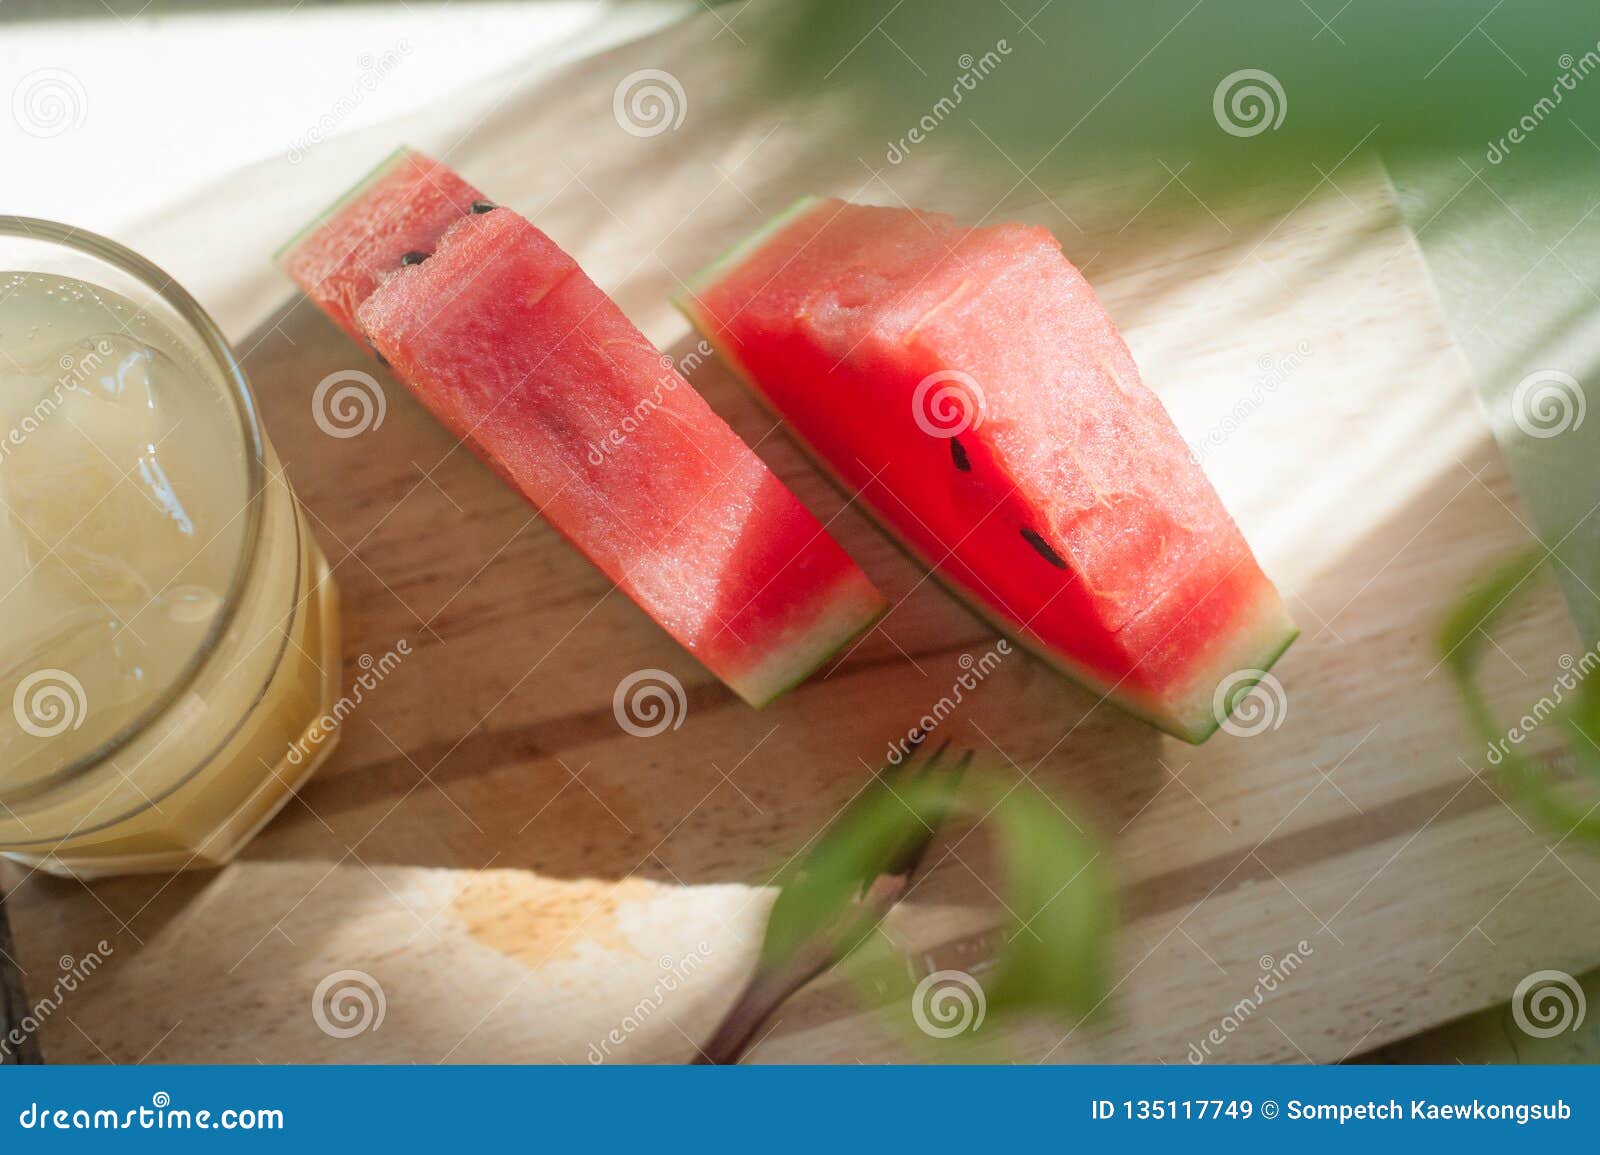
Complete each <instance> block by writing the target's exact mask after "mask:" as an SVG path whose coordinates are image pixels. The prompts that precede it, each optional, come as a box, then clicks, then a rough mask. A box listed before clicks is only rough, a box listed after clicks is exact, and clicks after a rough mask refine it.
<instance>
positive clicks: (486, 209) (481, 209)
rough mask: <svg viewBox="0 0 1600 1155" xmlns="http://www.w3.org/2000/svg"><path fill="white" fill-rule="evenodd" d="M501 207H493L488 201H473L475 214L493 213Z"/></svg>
mask: <svg viewBox="0 0 1600 1155" xmlns="http://www.w3.org/2000/svg"><path fill="white" fill-rule="evenodd" d="M499 207H500V206H499V205H492V204H490V203H489V202H488V201H473V202H472V211H473V212H475V213H492V212H494V210H495V209H497V208H499Z"/></svg>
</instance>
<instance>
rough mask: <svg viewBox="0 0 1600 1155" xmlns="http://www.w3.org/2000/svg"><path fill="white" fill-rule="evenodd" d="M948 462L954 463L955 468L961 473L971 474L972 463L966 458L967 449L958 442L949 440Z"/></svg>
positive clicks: (954, 439) (953, 439)
mask: <svg viewBox="0 0 1600 1155" xmlns="http://www.w3.org/2000/svg"><path fill="white" fill-rule="evenodd" d="M950 460H951V461H954V462H955V463H956V468H957V469H959V470H960V471H961V472H962V473H971V472H972V462H971V461H970V460H969V459H968V457H967V448H966V446H964V445H962V444H961V442H960V441H959V440H957V439H956V438H954V437H952V438H951V439H950Z"/></svg>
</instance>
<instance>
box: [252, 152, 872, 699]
mask: <svg viewBox="0 0 1600 1155" xmlns="http://www.w3.org/2000/svg"><path fill="white" fill-rule="evenodd" d="M441 188H443V189H446V190H450V191H449V192H448V193H447V194H446V195H444V196H443V197H442V198H441V196H440V194H439V190H440V189H441ZM407 189H409V190H411V194H412V195H413V197H414V201H413V200H412V199H408V197H407V195H406V191H405V190H407ZM369 198H370V199H369ZM446 205H448V206H449V207H450V208H451V209H452V210H453V212H451V213H449V214H447V213H446V210H445V207H444V206H446ZM385 212H391V213H393V214H394V217H397V218H398V219H399V221H400V222H403V223H400V224H397V223H396V220H395V219H394V218H393V217H388V216H384V215H383V214H384V213H385ZM447 215H448V216H449V219H448V221H446V216H447ZM368 238H371V243H370V244H369V243H368ZM283 264H284V267H285V268H286V269H288V270H289V271H290V272H291V274H292V275H295V276H296V278H297V279H300V278H301V277H305V279H304V280H302V281H301V283H302V285H303V286H304V287H305V288H306V290H307V292H308V293H309V294H310V295H311V296H312V298H313V299H314V300H316V301H317V302H318V304H320V305H322V306H323V307H324V308H325V309H327V311H328V312H329V314H330V316H333V317H334V318H335V319H336V320H341V323H344V322H345V321H346V320H347V321H348V322H349V325H347V327H349V326H350V325H353V326H354V329H355V331H356V332H357V333H358V334H360V335H361V337H362V339H363V340H366V341H368V342H370V343H371V344H372V346H373V347H374V348H375V349H376V350H377V351H378V353H379V354H380V355H381V356H382V357H384V358H385V359H386V360H387V361H388V363H389V365H390V366H391V368H392V370H393V372H394V374H395V375H396V376H397V377H399V379H400V380H401V381H403V382H405V383H406V385H407V386H408V387H409V388H410V389H411V391H412V392H413V393H415V394H416V396H417V397H418V398H419V399H420V400H421V401H422V403H423V404H424V405H426V406H427V407H428V409H429V410H430V411H432V413H433V414H434V415H435V416H436V417H437V418H438V419H439V420H440V421H441V422H443V423H444V424H445V425H446V426H447V427H448V428H449V429H450V430H451V431H452V432H454V433H455V434H456V435H457V436H459V437H462V438H463V439H465V440H466V441H467V442H468V443H469V444H470V445H471V446H472V448H473V449H474V451H475V452H477V453H478V454H479V456H481V457H483V458H484V459H485V460H486V461H488V462H489V463H490V464H491V465H492V466H493V467H494V468H495V469H496V470H497V471H498V472H499V473H500V475H501V476H502V477H503V478H504V479H505V480H507V481H508V482H509V483H510V484H511V485H513V486H514V487H515V488H516V489H518V490H519V491H520V492H521V493H522V494H523V496H524V497H526V498H527V499H528V500H529V501H530V502H532V503H533V505H534V506H535V507H536V508H538V509H539V510H540V512H541V513H543V514H544V516H545V518H546V519H547V520H549V521H550V523H551V524H552V525H554V526H555V527H556V529H557V530H559V531H560V532H561V533H562V534H563V535H564V536H565V537H566V538H567V539H568V540H570V541H571V542H572V543H573V544H575V545H576V546H578V548H580V549H581V550H583V552H584V553H585V554H587V555H588V557H589V558H590V559H591V560H592V561H593V562H594V563H595V564H596V565H597V566H599V568H600V569H601V570H602V571H604V573H605V574H606V576H607V577H609V578H610V579H611V580H613V581H614V582H616V583H617V585H618V586H619V587H620V588H621V589H623V590H624V591H625V592H627V593H628V594H629V595H630V596H631V597H632V598H633V599H634V600H635V601H636V602H637V603H638V604H639V605H640V606H641V607H642V608H643V609H644V610H645V611H646V612H647V613H649V614H650V615H651V616H652V617H654V618H655V619H656V621H658V622H660V623H661V625H662V626H663V627H665V628H666V630H667V631H668V632H669V633H671V634H672V635H673V637H675V638H677V639H678V641H679V642H681V643H682V644H683V645H684V646H685V647H686V648H687V649H688V650H689V651H690V652H691V653H693V654H694V656H695V657H696V658H698V659H699V660H700V661H701V662H702V663H703V664H704V665H705V666H706V667H707V668H708V669H710V670H711V671H712V672H713V673H715V674H716V675H717V676H718V677H720V678H721V679H722V680H723V681H724V682H726V683H727V684H728V685H729V686H730V687H731V688H732V689H733V690H734V691H735V692H736V693H738V694H739V695H740V697H742V698H744V699H745V700H746V701H747V702H750V703H751V704H752V705H758V706H759V705H763V704H765V703H766V702H768V701H770V700H772V699H773V698H775V697H777V696H778V695H779V694H781V693H782V692H783V691H784V690H786V689H788V688H789V687H791V686H793V685H795V684H797V683H798V682H800V681H802V680H804V679H805V677H806V676H807V675H808V674H809V673H810V672H811V671H812V670H814V669H815V668H816V667H817V666H818V665H820V664H821V663H822V662H823V661H825V660H826V659H827V658H828V656H829V655H831V654H832V653H834V652H835V651H837V650H838V649H839V648H840V647H842V646H844V645H845V644H846V643H848V642H849V640H850V639H851V638H852V637H854V636H855V635H856V634H857V633H859V632H860V631H861V630H863V629H865V628H866V627H867V626H868V625H870V624H871V622H872V621H874V620H875V619H876V618H877V617H878V616H879V615H880V614H881V613H882V612H883V610H884V609H885V603H884V601H883V598H882V596H881V595H880V594H879V593H878V592H877V590H875V589H874V588H873V586H872V584H871V583H870V582H869V581H868V580H867V578H866V576H865V575H864V574H863V573H862V572H861V571H860V569H858V568H857V567H856V565H855V564H854V563H853V562H852V561H851V560H850V559H849V557H847V556H846V555H845V553H844V551H843V550H841V549H840V548H839V546H838V544H837V543H835V542H834V540H833V539H832V538H831V537H829V536H828V534H827V532H826V531H825V530H824V529H823V528H822V526H821V525H819V524H818V523H817V520H816V519H815V518H814V517H813V516H812V515H811V514H810V513H809V512H808V511H807V510H806V509H805V507H804V506H802V505H801V504H800V503H799V501H798V500H796V499H795V497H794V495H793V494H791V493H790V492H789V491H788V489H787V488H785V487H784V485H783V484H782V483H781V482H779V481H778V479H777V478H776V477H775V476H773V474H772V472H771V471H770V470H768V469H767V467H766V465H765V464H763V463H762V461H761V459H760V458H758V457H757V456H756V455H755V454H754V453H752V452H751V450H750V448H749V447H748V446H747V445H745V443H744V442H743V441H741V440H740V439H739V437H738V435H737V434H735V433H734V432H733V430H732V429H730V428H729V427H728V426H727V424H726V423H725V422H723V421H722V419H721V418H719V417H718V416H717V415H716V414H715V413H713V412H712V411H711V409H710V407H709V406H707V405H706V403H705V401H704V399H702V398H701V397H700V395H699V394H698V393H696V392H695V390H694V388H693V387H692V386H690V385H689V383H688V382H687V381H685V380H684V379H683V378H682V377H681V376H680V375H679V374H678V372H677V370H676V369H675V368H674V366H673V364H672V362H671V360H670V359H669V358H667V357H665V356H663V355H662V354H661V353H660V352H658V351H657V350H656V349H655V348H654V347H653V346H652V345H651V344H650V342H649V341H648V340H647V339H646V338H645V337H644V335H643V334H642V333H640V332H639V330H638V329H636V328H635V327H634V326H633V325H632V324H631V323H630V322H629V321H628V319H627V318H626V317H625V316H624V315H623V314H622V311H621V310H620V309H618V308H617V306H616V304H615V303H614V302H612V300H611V299H610V298H609V297H607V296H606V294H605V293H603V292H602V291H601V290H600V289H599V288H597V287H596V286H595V284H594V282H592V281H591V280H589V278H588V277H587V276H585V275H584V273H583V271H582V270H581V269H580V268H579V267H578V266H577V264H576V263H575V262H574V261H573V259H572V258H571V257H569V256H568V255H567V254H566V253H564V252H563V251H562V250H561V249H560V248H559V247H557V246H556V244H555V243H554V242H553V241H551V240H550V239H549V238H548V237H546V236H545V235H544V234H543V233H541V232H540V231H539V230H538V229H536V228H534V227H533V225H531V224H529V223H528V222H527V221H526V220H524V219H523V218H522V217H520V216H518V215H517V214H516V213H514V212H512V211H511V210H509V209H505V208H495V207H494V206H492V205H490V204H488V203H487V202H485V201H483V199H482V197H481V196H479V195H478V194H477V193H476V191H475V190H472V189H471V188H470V186H467V185H465V184H464V183H463V182H461V181H460V178H458V177H455V176H454V174H450V173H448V170H446V169H444V168H443V166H442V165H438V164H435V163H434V162H432V161H428V160H426V158H422V157H419V156H417V155H416V154H414V153H407V154H403V155H402V156H401V157H399V158H397V159H395V160H393V161H391V162H390V163H389V165H388V166H386V168H385V170H383V171H381V172H380V173H379V174H377V175H376V176H375V177H374V178H371V179H369V181H368V182H367V184H366V185H365V186H364V188H363V189H362V190H358V191H357V193H356V194H355V195H354V197H353V198H346V200H345V201H344V202H342V203H341V205H340V206H339V207H338V208H337V209H336V210H335V211H334V212H333V214H332V215H331V216H330V217H328V218H327V221H326V223H325V224H324V225H322V226H320V227H319V228H317V229H315V230H313V231H312V232H310V233H309V234H308V235H306V236H305V237H304V239H303V240H301V241H300V242H299V243H298V244H297V245H295V246H293V247H291V249H290V250H289V251H288V252H287V254H286V255H285V257H284V259H283ZM308 271H309V272H308ZM317 271H323V272H324V276H323V278H322V279H321V280H315V279H312V278H313V276H314V273H315V272H317ZM341 318H342V319H341Z"/></svg>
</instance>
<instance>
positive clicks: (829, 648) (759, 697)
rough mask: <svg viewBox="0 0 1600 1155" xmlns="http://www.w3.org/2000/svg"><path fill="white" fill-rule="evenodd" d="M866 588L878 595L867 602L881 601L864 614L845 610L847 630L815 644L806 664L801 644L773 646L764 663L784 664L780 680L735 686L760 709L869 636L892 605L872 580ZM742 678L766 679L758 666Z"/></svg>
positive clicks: (841, 600)
mask: <svg viewBox="0 0 1600 1155" xmlns="http://www.w3.org/2000/svg"><path fill="white" fill-rule="evenodd" d="M864 589H865V590H866V591H867V592H869V593H872V594H876V597H875V598H868V599H866V600H867V602H868V603H869V604H870V602H871V601H873V600H876V602H877V604H876V605H875V606H873V607H872V609H871V610H870V611H869V612H867V613H866V614H865V615H864V616H863V614H862V613H860V612H858V611H857V610H856V609H854V608H851V609H849V611H848V614H844V613H841V614H840V620H841V622H842V623H845V624H844V628H845V630H846V631H847V632H845V633H841V634H839V635H838V636H837V637H836V638H834V639H831V640H829V641H827V642H824V643H823V644H822V645H820V646H817V647H814V648H813V649H814V656H813V657H811V658H809V659H806V660H803V664H802V665H799V666H796V665H794V655H795V652H796V650H798V649H799V647H794V646H791V647H788V648H783V649H774V650H772V651H771V652H770V653H769V654H768V655H767V657H766V658H764V659H763V661H762V665H763V666H769V667H773V668H782V669H783V670H784V673H783V674H782V675H781V676H780V677H779V678H778V679H777V680H769V681H770V684H769V685H768V686H766V687H765V691H764V692H747V691H745V690H742V689H740V688H738V687H734V693H736V694H738V695H739V697H740V698H742V699H743V700H744V701H745V703H746V704H747V705H749V706H750V707H751V708H753V709H756V710H762V709H765V708H766V707H768V706H770V705H772V703H774V702H776V701H777V700H778V699H779V698H781V697H783V696H784V695H785V694H787V693H788V692H789V691H790V690H793V689H795V688H796V687H798V686H800V685H802V684H803V683H805V682H807V681H809V680H810V678H811V676H812V675H813V674H815V673H816V672H817V671H818V670H820V669H822V667H823V666H826V665H827V664H828V663H829V662H831V661H833V660H834V658H836V657H838V656H839V655H840V654H842V653H844V652H845V651H847V650H849V648H850V647H851V646H853V645H854V644H855V643H856V641H857V640H858V639H860V638H862V637H865V636H866V634H867V633H868V632H869V631H870V630H871V629H872V628H873V627H874V626H876V625H877V624H878V623H879V622H880V621H882V620H883V616H884V615H885V614H887V613H888V612H889V608H890V607H889V603H888V602H887V601H886V600H885V599H884V598H883V596H882V595H881V594H877V592H876V589H875V588H874V587H873V586H872V585H871V583H864ZM835 600H836V601H837V602H838V603H839V604H840V605H849V604H850V603H849V602H847V601H846V600H845V599H844V598H842V597H841V598H839V599H835ZM817 628H818V626H817V625H816V624H815V623H813V625H812V627H811V629H810V631H808V635H809V634H811V633H815V632H816V630H817ZM739 680H740V682H741V683H747V682H748V683H755V684H756V685H760V684H761V682H762V681H763V679H761V678H760V677H759V676H758V675H757V674H756V672H755V671H754V670H752V671H751V672H750V673H748V674H746V675H745V676H744V677H741V678H740V679H739Z"/></svg>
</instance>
